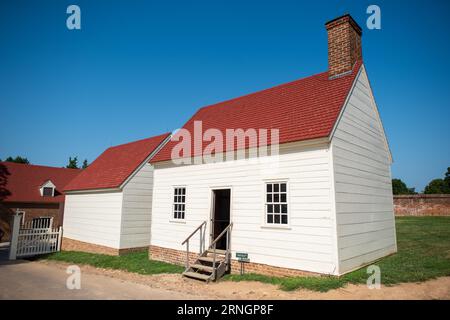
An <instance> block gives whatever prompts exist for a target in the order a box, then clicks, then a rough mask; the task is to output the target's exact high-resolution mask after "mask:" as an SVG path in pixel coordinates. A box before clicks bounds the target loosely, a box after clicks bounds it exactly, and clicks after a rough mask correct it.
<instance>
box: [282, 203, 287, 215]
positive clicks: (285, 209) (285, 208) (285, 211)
mask: <svg viewBox="0 0 450 320" xmlns="http://www.w3.org/2000/svg"><path fill="white" fill-rule="evenodd" d="M281 213H287V204H282V205H281Z"/></svg>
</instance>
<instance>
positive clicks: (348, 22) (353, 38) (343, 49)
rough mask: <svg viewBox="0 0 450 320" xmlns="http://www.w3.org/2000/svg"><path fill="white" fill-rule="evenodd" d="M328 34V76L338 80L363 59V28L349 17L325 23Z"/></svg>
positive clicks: (344, 16)
mask: <svg viewBox="0 0 450 320" xmlns="http://www.w3.org/2000/svg"><path fill="white" fill-rule="evenodd" d="M325 27H326V28H327V32H328V74H329V78H336V77H338V76H339V75H342V74H345V73H346V72H349V71H351V70H352V68H353V66H354V64H355V63H356V61H358V60H361V59H362V49H361V34H362V30H361V27H360V26H359V25H358V24H357V23H356V22H355V20H353V18H352V17H351V16H350V15H349V14H346V15H343V16H341V17H338V18H336V19H333V20H331V21H328V22H327V23H325Z"/></svg>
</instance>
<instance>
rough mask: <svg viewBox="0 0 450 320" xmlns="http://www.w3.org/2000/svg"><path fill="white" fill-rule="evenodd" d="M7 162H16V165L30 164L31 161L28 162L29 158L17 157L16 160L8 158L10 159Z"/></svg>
mask: <svg viewBox="0 0 450 320" xmlns="http://www.w3.org/2000/svg"><path fill="white" fill-rule="evenodd" d="M5 162H14V163H24V164H30V161H28V159H27V158H25V157H21V156H16V157H15V158H13V157H8V158H6V159H5Z"/></svg>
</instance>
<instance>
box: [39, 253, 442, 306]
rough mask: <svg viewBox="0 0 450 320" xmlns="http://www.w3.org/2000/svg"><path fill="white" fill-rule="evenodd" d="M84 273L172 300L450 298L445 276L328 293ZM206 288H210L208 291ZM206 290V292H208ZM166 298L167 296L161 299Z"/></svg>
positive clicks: (162, 276)
mask: <svg viewBox="0 0 450 320" xmlns="http://www.w3.org/2000/svg"><path fill="white" fill-rule="evenodd" d="M33 263H39V264H46V265H47V266H52V267H54V268H59V269H64V270H65V269H66V267H67V266H68V265H69V264H66V263H60V262H54V261H41V262H33ZM80 268H81V271H82V274H96V275H102V276H107V277H112V278H114V279H120V280H122V281H129V282H132V283H137V284H140V285H144V286H147V287H150V288H153V289H158V290H164V291H165V292H172V293H173V295H171V296H172V298H169V299H186V298H185V297H186V296H189V297H190V298H191V299H256V300H260V299H420V300H423V299H447V300H449V299H450V277H442V278H438V279H435V280H430V281H426V282H422V283H404V284H400V285H396V286H393V287H384V286H382V287H381V289H379V290H376V289H373V290H370V289H368V288H367V287H366V286H365V285H348V286H346V287H344V288H340V289H336V290H330V291H328V292H325V293H321V292H315V291H309V290H304V289H299V290H295V291H292V292H286V291H282V290H280V289H278V288H277V286H275V285H271V284H265V283H260V282H254V281H243V282H231V281H221V282H218V283H209V284H205V283H203V282H199V281H196V280H191V279H186V278H183V277H181V276H180V275H178V274H160V275H153V276H144V275H139V274H134V273H129V272H124V271H120V270H109V269H98V268H94V267H91V266H80ZM205 288H207V290H205ZM206 292H207V294H206ZM161 299H164V298H161Z"/></svg>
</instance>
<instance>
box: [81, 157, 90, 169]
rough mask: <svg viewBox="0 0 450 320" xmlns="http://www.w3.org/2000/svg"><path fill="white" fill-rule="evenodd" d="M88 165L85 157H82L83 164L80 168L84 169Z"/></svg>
mask: <svg viewBox="0 0 450 320" xmlns="http://www.w3.org/2000/svg"><path fill="white" fill-rule="evenodd" d="M88 166H89V164H88V161H87V159H84V161H83V165H82V166H81V169H86V168H87V167H88Z"/></svg>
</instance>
